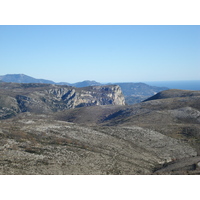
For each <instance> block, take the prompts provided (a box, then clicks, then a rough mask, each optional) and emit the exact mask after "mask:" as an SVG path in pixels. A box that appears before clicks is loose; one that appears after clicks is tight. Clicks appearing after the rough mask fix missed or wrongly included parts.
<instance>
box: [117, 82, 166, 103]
mask: <svg viewBox="0 0 200 200" xmlns="http://www.w3.org/2000/svg"><path fill="white" fill-rule="evenodd" d="M115 84H116V85H119V86H120V87H121V89H122V92H123V94H124V96H125V100H126V103H127V104H128V105H131V104H135V103H139V102H141V101H143V100H145V99H147V98H149V97H151V96H153V95H155V94H157V93H158V92H160V91H163V90H168V88H167V87H156V86H150V85H147V84H145V83H115Z"/></svg>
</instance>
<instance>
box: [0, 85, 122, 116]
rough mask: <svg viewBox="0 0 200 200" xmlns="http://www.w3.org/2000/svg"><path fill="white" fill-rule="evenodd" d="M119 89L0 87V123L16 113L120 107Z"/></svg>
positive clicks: (102, 87) (34, 86) (114, 87)
mask: <svg viewBox="0 0 200 200" xmlns="http://www.w3.org/2000/svg"><path fill="white" fill-rule="evenodd" d="M124 104H125V100H124V96H123V95H122V91H121V89H120V88H119V86H115V85H112V86H111V85H110V86H91V87H86V88H81V89H78V88H73V87H70V86H57V85H51V84H39V83H35V84H34V83H29V84H17V83H0V119H5V118H9V117H11V116H14V115H16V114H17V113H20V112H32V113H49V112H57V111H60V110H66V109H71V108H76V107H84V106H91V105H124Z"/></svg>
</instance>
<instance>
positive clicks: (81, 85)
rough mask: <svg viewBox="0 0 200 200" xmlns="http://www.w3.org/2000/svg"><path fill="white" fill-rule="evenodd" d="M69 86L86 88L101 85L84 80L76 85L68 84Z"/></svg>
mask: <svg viewBox="0 0 200 200" xmlns="http://www.w3.org/2000/svg"><path fill="white" fill-rule="evenodd" d="M70 85H71V86H73V87H78V88H79V87H88V86H98V85H102V84H101V83H98V82H96V81H89V80H86V81H82V82H78V83H73V84H70Z"/></svg>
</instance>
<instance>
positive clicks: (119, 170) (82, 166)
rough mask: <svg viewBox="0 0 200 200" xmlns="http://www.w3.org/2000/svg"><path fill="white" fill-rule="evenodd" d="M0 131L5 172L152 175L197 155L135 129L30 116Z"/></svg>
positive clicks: (7, 123) (3, 125) (164, 138)
mask: <svg viewBox="0 0 200 200" xmlns="http://www.w3.org/2000/svg"><path fill="white" fill-rule="evenodd" d="M0 127H1V128H0V137H1V140H0V141H1V149H0V164H1V168H0V174H151V173H153V172H154V171H155V170H156V169H157V168H160V167H161V166H163V165H165V164H166V163H168V162H172V161H175V160H177V159H183V158H190V157H193V156H197V152H196V151H195V149H194V148H192V147H190V146H189V145H188V144H186V143H184V142H181V141H179V140H177V139H173V138H170V137H168V136H164V135H162V134H160V133H158V132H155V131H152V130H149V129H143V128H140V127H136V126H134V127H101V126H96V127H85V126H80V125H76V124H74V123H69V122H61V121H56V120H53V121H52V120H51V119H47V118H46V116H37V119H36V117H35V118H34V116H31V115H30V114H26V116H22V115H21V116H18V119H16V118H15V119H8V120H4V121H0Z"/></svg>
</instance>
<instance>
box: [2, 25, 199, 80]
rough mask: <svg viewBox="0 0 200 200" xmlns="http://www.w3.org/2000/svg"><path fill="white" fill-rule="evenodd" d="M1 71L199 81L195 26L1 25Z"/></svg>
mask: <svg viewBox="0 0 200 200" xmlns="http://www.w3.org/2000/svg"><path fill="white" fill-rule="evenodd" d="M0 69H1V70H0V75H5V74H19V73H23V74H26V75H29V76H32V77H35V78H44V79H49V80H53V81H56V82H61V81H64V82H70V83H74V82H78V81H83V80H96V81H98V82H145V81H170V80H172V81H175V80H200V26H191V25H190V26H159V25H157V26H136V25H132V26H125V25H122V26H58V25H57V26H0Z"/></svg>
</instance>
